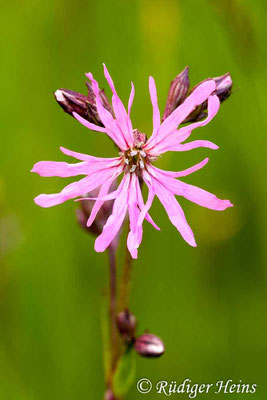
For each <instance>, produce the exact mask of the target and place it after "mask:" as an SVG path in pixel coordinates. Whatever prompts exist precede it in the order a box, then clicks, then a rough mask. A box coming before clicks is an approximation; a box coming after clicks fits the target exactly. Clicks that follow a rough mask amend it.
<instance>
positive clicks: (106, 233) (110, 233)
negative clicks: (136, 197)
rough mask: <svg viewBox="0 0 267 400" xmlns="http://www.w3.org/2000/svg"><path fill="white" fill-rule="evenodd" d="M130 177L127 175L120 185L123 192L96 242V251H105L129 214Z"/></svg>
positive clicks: (115, 202)
mask: <svg viewBox="0 0 267 400" xmlns="http://www.w3.org/2000/svg"><path fill="white" fill-rule="evenodd" d="M129 180H130V175H129V174H125V175H124V178H123V180H122V181H121V183H120V186H122V190H121V192H120V194H119V196H118V197H117V198H116V199H115V201H114V205H113V210H112V214H111V215H110V216H109V218H108V220H107V222H106V224H105V226H104V228H103V232H102V233H101V235H99V236H98V238H97V239H96V241H95V251H97V252H103V251H105V250H106V249H107V248H108V246H109V245H110V243H111V242H112V240H113V239H114V238H115V236H116V235H117V233H118V232H119V230H120V228H121V225H122V223H123V221H124V218H125V215H126V212H127V198H128V187H129Z"/></svg>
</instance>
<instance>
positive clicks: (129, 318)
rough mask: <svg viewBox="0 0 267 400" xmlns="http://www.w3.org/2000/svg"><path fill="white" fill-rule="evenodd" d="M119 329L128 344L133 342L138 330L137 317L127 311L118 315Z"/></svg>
mask: <svg viewBox="0 0 267 400" xmlns="http://www.w3.org/2000/svg"><path fill="white" fill-rule="evenodd" d="M117 327H118V330H119V332H120V334H121V335H122V337H123V338H124V339H125V341H126V342H127V343H130V342H132V341H133V339H134V337H135V330H136V317H135V316H134V315H133V314H132V313H131V312H130V311H129V310H128V309H127V310H124V311H122V312H120V313H119V314H118V315H117Z"/></svg>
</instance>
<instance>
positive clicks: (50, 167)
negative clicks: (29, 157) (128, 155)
mask: <svg viewBox="0 0 267 400" xmlns="http://www.w3.org/2000/svg"><path fill="white" fill-rule="evenodd" d="M120 163H121V161H120V159H119V158H117V159H113V160H112V159H105V158H102V159H101V158H99V159H98V160H97V161H95V160H89V161H84V162H81V163H76V164H69V163H66V162H60V161H39V162H38V163H36V164H35V165H34V166H33V169H32V170H31V172H36V173H37V174H39V175H40V176H43V177H51V176H59V177H61V178H67V177H71V176H77V175H90V174H92V173H94V172H97V171H99V170H100V169H101V168H103V169H105V168H112V167H116V166H119V164H120Z"/></svg>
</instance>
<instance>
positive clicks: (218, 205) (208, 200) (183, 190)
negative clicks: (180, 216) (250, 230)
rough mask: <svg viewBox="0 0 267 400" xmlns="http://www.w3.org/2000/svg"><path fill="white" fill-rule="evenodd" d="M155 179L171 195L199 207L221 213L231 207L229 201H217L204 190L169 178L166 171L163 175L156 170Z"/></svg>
mask: <svg viewBox="0 0 267 400" xmlns="http://www.w3.org/2000/svg"><path fill="white" fill-rule="evenodd" d="M154 173H155V170H154ZM156 179H157V180H158V181H161V182H164V186H165V187H166V188H167V189H168V190H169V191H171V192H172V193H173V194H175V195H178V196H182V197H184V198H186V199H187V200H190V201H192V202H193V203H195V204H198V205H199V206H202V207H205V208H209V209H211V210H217V211H222V210H225V209H226V208H228V207H232V206H233V205H232V204H231V203H230V201H229V200H221V199H218V198H217V197H216V196H215V195H214V194H212V193H209V192H207V191H206V190H204V189H201V188H199V187H197V186H193V185H189V184H188V183H184V182H181V181H180V180H178V179H174V178H172V177H171V176H167V175H166V171H164V173H163V172H162V171H161V170H159V169H157V171H156Z"/></svg>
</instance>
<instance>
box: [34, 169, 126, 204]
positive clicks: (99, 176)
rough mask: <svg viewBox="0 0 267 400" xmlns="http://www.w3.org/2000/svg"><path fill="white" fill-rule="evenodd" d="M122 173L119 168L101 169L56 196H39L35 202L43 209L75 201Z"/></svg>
mask: <svg viewBox="0 0 267 400" xmlns="http://www.w3.org/2000/svg"><path fill="white" fill-rule="evenodd" d="M120 173H121V169H120V168H118V167H115V168H109V169H106V170H105V169H101V170H99V171H97V172H95V173H94V174H92V175H91V176H86V177H85V178H83V179H81V180H79V181H77V182H73V183H71V184H70V185H68V186H66V187H65V188H64V189H63V190H62V191H61V192H60V193H56V194H41V195H39V196H37V197H36V198H35V199H34V201H35V203H36V204H37V205H39V206H41V207H45V208H46V207H52V206H55V205H58V204H61V203H64V202H65V201H67V200H70V199H74V198H75V197H78V196H82V195H84V194H85V193H87V192H90V191H91V190H93V189H95V188H97V187H99V186H100V185H102V184H103V183H104V182H106V181H107V180H109V179H112V180H113V179H114V178H115V177H116V176H118V175H119V174H120Z"/></svg>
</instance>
